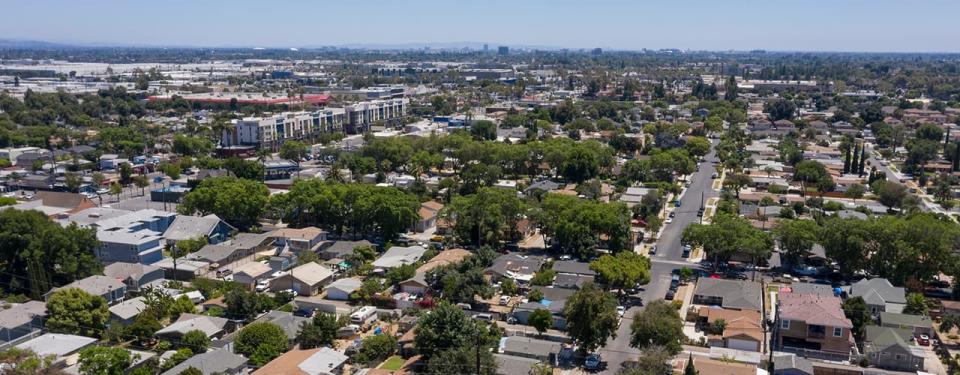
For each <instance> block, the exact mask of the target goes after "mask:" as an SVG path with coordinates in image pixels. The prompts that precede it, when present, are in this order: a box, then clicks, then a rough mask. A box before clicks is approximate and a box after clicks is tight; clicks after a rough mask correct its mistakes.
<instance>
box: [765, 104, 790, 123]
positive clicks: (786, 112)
mask: <svg viewBox="0 0 960 375" xmlns="http://www.w3.org/2000/svg"><path fill="white" fill-rule="evenodd" d="M796 110H797V106H796V105H795V104H793V102H792V101H790V100H787V99H775V100H771V101H768V102H766V103H764V104H763V111H764V112H767V114H768V115H769V116H770V119H771V120H773V121H777V120H791V119H793V116H794V113H795V112H796Z"/></svg>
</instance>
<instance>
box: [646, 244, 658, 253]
mask: <svg viewBox="0 0 960 375" xmlns="http://www.w3.org/2000/svg"><path fill="white" fill-rule="evenodd" d="M647 254H649V255H657V245H653V246H650V251H647Z"/></svg>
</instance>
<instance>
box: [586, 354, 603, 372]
mask: <svg viewBox="0 0 960 375" xmlns="http://www.w3.org/2000/svg"><path fill="white" fill-rule="evenodd" d="M603 365H604V363H603V358H602V357H600V353H592V354H590V355H588V356H587V359H586V360H584V361H583V368H585V369H587V370H589V371H599V370H603Z"/></svg>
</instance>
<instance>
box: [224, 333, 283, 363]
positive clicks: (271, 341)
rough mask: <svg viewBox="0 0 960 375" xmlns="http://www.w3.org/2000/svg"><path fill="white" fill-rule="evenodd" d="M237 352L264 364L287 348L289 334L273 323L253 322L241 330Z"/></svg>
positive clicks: (254, 361) (238, 336) (235, 345)
mask: <svg viewBox="0 0 960 375" xmlns="http://www.w3.org/2000/svg"><path fill="white" fill-rule="evenodd" d="M234 349H235V350H236V352H237V353H239V354H243V355H245V356H247V358H249V359H250V363H252V364H253V365H255V366H263V365H265V364H267V362H270V361H271V360H273V359H274V358H277V357H278V356H280V354H283V352H285V351H286V350H287V335H286V333H284V332H283V328H280V326H278V325H276V324H273V323H252V324H250V325H248V326H246V327H243V329H241V330H240V333H239V334H237V340H236V342H235V344H234Z"/></svg>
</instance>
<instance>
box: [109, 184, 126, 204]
mask: <svg viewBox="0 0 960 375" xmlns="http://www.w3.org/2000/svg"><path fill="white" fill-rule="evenodd" d="M120 194H123V186H120V183H118V182H114V183H112V184H110V195H115V196H117V201H118V202H119V201H120Z"/></svg>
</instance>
